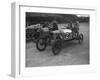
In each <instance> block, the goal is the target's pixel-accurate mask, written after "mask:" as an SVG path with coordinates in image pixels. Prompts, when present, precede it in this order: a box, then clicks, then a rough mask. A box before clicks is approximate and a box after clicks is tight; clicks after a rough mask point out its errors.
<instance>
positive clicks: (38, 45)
mask: <svg viewBox="0 0 100 80" xmlns="http://www.w3.org/2000/svg"><path fill="white" fill-rule="evenodd" d="M46 47H47V43H46V39H45V38H42V37H41V38H39V39H38V40H37V42H36V48H37V49H38V50H39V51H44V50H45V49H46Z"/></svg>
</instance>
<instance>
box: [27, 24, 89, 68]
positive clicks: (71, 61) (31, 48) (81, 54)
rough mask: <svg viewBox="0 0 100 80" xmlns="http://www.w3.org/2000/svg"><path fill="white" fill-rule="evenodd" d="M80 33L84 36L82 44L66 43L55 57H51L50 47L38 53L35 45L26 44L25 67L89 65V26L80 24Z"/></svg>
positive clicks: (75, 42)
mask: <svg viewBox="0 0 100 80" xmlns="http://www.w3.org/2000/svg"><path fill="white" fill-rule="evenodd" d="M60 26H61V25H60ZM80 32H81V33H83V35H84V41H83V43H82V44H78V42H77V41H70V42H66V43H65V44H64V45H63V49H62V51H61V53H60V54H59V55H57V56H54V55H53V53H52V51H51V46H48V47H47V49H46V50H45V51H43V52H40V51H38V50H37V49H36V45H35V43H33V42H29V43H26V67H39V66H60V65H83V64H89V24H88V23H80Z"/></svg>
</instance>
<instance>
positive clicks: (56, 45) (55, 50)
mask: <svg viewBox="0 0 100 80" xmlns="http://www.w3.org/2000/svg"><path fill="white" fill-rule="evenodd" d="M61 49H62V42H61V40H60V39H58V40H56V41H55V42H54V44H53V46H52V52H53V54H54V55H58V54H59V53H60V51H61Z"/></svg>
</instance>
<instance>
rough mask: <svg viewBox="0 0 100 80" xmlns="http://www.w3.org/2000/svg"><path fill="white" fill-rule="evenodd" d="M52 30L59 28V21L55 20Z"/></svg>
mask: <svg viewBox="0 0 100 80" xmlns="http://www.w3.org/2000/svg"><path fill="white" fill-rule="evenodd" d="M52 30H53V31H55V30H58V24H57V21H53V22H52Z"/></svg>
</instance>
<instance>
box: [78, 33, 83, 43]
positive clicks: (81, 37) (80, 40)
mask: <svg viewBox="0 0 100 80" xmlns="http://www.w3.org/2000/svg"><path fill="white" fill-rule="evenodd" d="M78 40H79V44H81V43H82V42H83V34H82V33H81V34H79V38H78Z"/></svg>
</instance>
